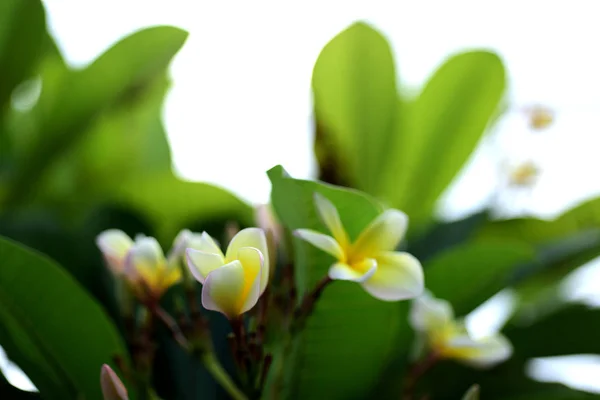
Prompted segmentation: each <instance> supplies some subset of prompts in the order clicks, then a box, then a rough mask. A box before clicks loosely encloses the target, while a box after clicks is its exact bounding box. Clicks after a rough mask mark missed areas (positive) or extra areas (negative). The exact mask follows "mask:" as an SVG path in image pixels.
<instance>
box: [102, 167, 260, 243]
mask: <svg viewBox="0 0 600 400" xmlns="http://www.w3.org/2000/svg"><path fill="white" fill-rule="evenodd" d="M112 200H113V201H115V202H116V203H117V204H119V205H121V206H124V207H128V208H131V209H135V210H137V211H138V212H140V213H141V214H142V215H144V216H145V217H146V218H147V219H148V221H150V222H151V224H152V225H153V226H154V227H155V229H156V232H157V235H158V237H159V238H160V239H161V240H162V241H163V242H164V243H165V244H167V243H168V244H170V243H171V242H172V240H173V239H174V238H175V236H176V235H177V233H178V231H179V230H180V229H183V228H186V227H187V228H189V227H191V225H192V224H194V226H198V225H199V224H198V221H203V222H210V221H212V220H215V219H223V218H227V219H232V220H237V221H239V222H240V223H241V224H243V225H246V226H249V225H253V218H254V217H253V215H254V211H253V209H252V207H251V206H249V205H248V204H247V203H245V202H243V201H242V200H240V199H239V198H237V197H236V196H234V195H233V194H232V193H230V192H228V191H226V190H225V189H222V188H220V187H218V186H214V185H210V184H207V183H199V182H187V181H182V180H180V179H178V178H177V177H175V176H173V174H171V173H167V174H158V175H149V176H147V177H145V178H144V179H139V180H133V181H130V182H127V183H124V184H123V185H121V186H120V187H118V188H116V190H115V194H114V196H113V198H112ZM203 229H205V228H203Z"/></svg>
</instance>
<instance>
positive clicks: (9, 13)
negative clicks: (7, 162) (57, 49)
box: [0, 0, 46, 136]
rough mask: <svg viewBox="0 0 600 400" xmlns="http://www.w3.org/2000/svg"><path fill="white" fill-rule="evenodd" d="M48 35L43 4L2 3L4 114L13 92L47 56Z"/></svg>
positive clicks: (0, 95) (33, 0)
mask: <svg viewBox="0 0 600 400" xmlns="http://www.w3.org/2000/svg"><path fill="white" fill-rule="evenodd" d="M45 33H46V16H45V13H44V7H43V6H42V2H41V1H39V0H28V1H22V0H3V1H1V2H0V73H1V74H2V79H0V113H3V112H4V111H5V108H6V105H7V103H8V101H9V100H10V96H11V94H12V92H13V90H14V89H15V88H16V87H17V86H18V85H19V84H20V83H21V82H23V81H24V80H25V79H27V78H29V77H30V74H31V73H32V72H33V70H34V68H35V67H36V63H37V61H38V60H39V59H40V57H41V56H42V55H43V48H44V47H43V45H44V39H45ZM0 133H1V128H0ZM0 136H1V135H0Z"/></svg>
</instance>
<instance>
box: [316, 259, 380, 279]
mask: <svg viewBox="0 0 600 400" xmlns="http://www.w3.org/2000/svg"><path fill="white" fill-rule="evenodd" d="M376 271H377V262H376V261H375V260H373V259H370V258H367V259H365V260H363V261H362V262H360V263H358V264H355V265H352V266H350V265H348V264H345V263H335V264H333V265H332V266H331V268H329V272H328V275H329V277H330V278H331V279H335V280H342V281H352V282H364V281H366V280H367V279H369V278H370V277H372V276H373V274H374V273H375V272H376Z"/></svg>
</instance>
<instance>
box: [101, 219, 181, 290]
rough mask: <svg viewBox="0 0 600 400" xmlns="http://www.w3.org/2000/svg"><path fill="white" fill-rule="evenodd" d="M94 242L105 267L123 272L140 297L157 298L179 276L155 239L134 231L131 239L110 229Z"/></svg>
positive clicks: (175, 281)
mask: <svg viewBox="0 0 600 400" xmlns="http://www.w3.org/2000/svg"><path fill="white" fill-rule="evenodd" d="M96 242H97V244H98V247H99V248H100V250H101V251H102V253H103V254H104V258H105V259H106V261H107V264H108V266H109V268H110V269H111V270H112V271H113V272H114V273H115V274H117V276H123V277H124V278H125V279H127V281H128V282H129V283H130V285H131V287H132V289H133V291H134V292H135V293H136V295H137V296H138V297H140V298H143V299H147V298H148V297H149V298H151V299H153V300H157V299H159V298H160V297H161V296H162V295H163V293H164V292H165V291H166V290H167V289H169V288H170V287H171V286H173V285H174V284H176V283H177V282H179V280H180V279H181V270H180V269H179V268H178V266H177V264H176V263H174V262H168V261H167V259H166V258H165V256H164V253H163V250H162V249H161V247H160V245H159V244H158V242H157V241H156V239H154V238H152V237H148V236H143V235H138V236H136V238H135V241H134V240H132V239H131V238H130V237H129V236H127V235H126V234H125V233H124V232H122V231H119V230H116V229H111V230H108V231H105V232H103V233H101V234H100V235H99V236H98V239H97V241H96Z"/></svg>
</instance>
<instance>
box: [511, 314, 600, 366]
mask: <svg viewBox="0 0 600 400" xmlns="http://www.w3.org/2000/svg"><path fill="white" fill-rule="evenodd" d="M505 334H506V336H507V337H508V338H509V339H510V340H511V342H512V343H513V346H514V347H515V348H516V349H518V352H519V354H520V355H521V356H523V357H525V358H533V357H551V356H561V355H569V354H599V353H600V341H599V340H598V338H599V337H600V310H599V309H594V308H589V307H587V306H584V305H579V304H576V305H568V306H564V307H563V308H562V309H561V310H559V311H557V312H553V313H550V314H548V315H543V316H541V317H538V318H536V316H529V318H527V316H524V317H523V318H520V319H516V320H513V321H512V322H511V324H510V325H509V326H507V328H506V329H505Z"/></svg>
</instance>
